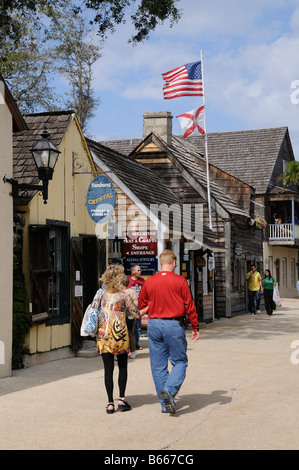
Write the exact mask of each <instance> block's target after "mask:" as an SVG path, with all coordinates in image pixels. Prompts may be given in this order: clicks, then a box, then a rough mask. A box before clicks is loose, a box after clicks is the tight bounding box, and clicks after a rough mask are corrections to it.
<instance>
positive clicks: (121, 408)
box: [118, 398, 131, 411]
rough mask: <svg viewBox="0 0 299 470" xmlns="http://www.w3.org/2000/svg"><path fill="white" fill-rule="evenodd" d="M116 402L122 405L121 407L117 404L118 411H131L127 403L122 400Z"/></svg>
mask: <svg viewBox="0 0 299 470" xmlns="http://www.w3.org/2000/svg"><path fill="white" fill-rule="evenodd" d="M118 401H121V402H122V403H123V405H120V404H118V409H119V410H120V411H129V410H130V409H131V405H129V403H127V402H126V401H125V400H123V399H122V398H119V399H118Z"/></svg>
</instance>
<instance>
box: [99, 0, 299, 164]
mask: <svg viewBox="0 0 299 470" xmlns="http://www.w3.org/2000/svg"><path fill="white" fill-rule="evenodd" d="M178 5H179V6H181V7H183V8H184V15H183V18H182V19H181V20H180V21H179V23H178V24H176V25H175V26H174V27H173V28H172V29H170V28H169V27H168V25H165V26H161V27H158V29H157V31H156V32H155V33H152V34H151V36H150V39H149V40H148V41H146V42H145V43H144V44H141V45H138V46H136V47H133V46H132V45H130V44H128V43H127V39H128V38H129V37H130V36H131V34H132V27H131V26H130V24H129V23H127V24H126V25H121V26H120V27H118V29H117V31H116V33H115V34H113V35H112V36H111V37H110V38H109V40H108V41H107V42H106V43H105V47H104V49H103V56H102V58H101V59H100V60H99V61H98V64H97V67H96V70H95V82H94V86H95V89H96V90H97V92H99V93H100V96H101V97H103V98H104V100H103V101H104V104H103V106H105V94H107V96H109V97H110V93H113V94H114V95H115V97H117V96H118V98H119V103H117V106H118V109H119V107H120V106H125V107H126V108H127V109H133V107H134V106H135V107H134V109H135V111H134V112H135V113H138V112H139V110H140V106H141V103H143V104H144V106H146V110H149V109H151V110H157V111H159V110H162V109H161V108H163V109H165V102H164V101H163V97H162V85H163V83H162V77H161V74H162V73H163V72H166V71H168V70H171V68H173V67H176V66H179V65H182V64H183V63H187V62H192V61H195V60H198V59H199V58H200V49H203V51H204V70H205V88H206V105H207V107H211V109H212V110H213V116H216V115H217V112H218V114H219V116H225V115H226V116H227V118H228V120H229V119H234V120H235V123H236V125H238V122H239V124H240V127H239V128H241V126H243V128H246V127H247V128H248V127H250V128H258V127H275V126H280V125H287V126H289V128H290V130H291V134H292V140H293V142H294V147H296V149H297V148H298V149H299V132H298V131H299V129H298V124H297V123H299V119H298V117H299V116H298V114H299V104H298V105H294V104H292V103H291V99H290V97H291V93H292V91H293V90H292V89H291V88H290V87H291V83H292V82H293V81H294V80H296V79H299V67H298V60H297V57H298V50H299V32H298V29H299V28H298V26H299V7H298V2H297V1H296V0H252V1H251V2H250V3H248V2H247V1H245V0H243V1H240V0H227V1H226V2H223V0H209V2H206V1H203V0H181V1H180V2H179V4H178ZM171 101H172V103H166V104H167V106H166V107H167V108H168V110H170V111H172V113H173V115H174V116H175V115H176V114H180V112H182V111H186V110H188V109H192V108H194V106H193V104H191V105H190V101H189V103H188V104H186V106H188V108H187V107H186V109H184V107H185V102H184V100H183V99H182V100H171ZM120 103H121V104H120ZM133 105H134V106H133ZM111 106H113V104H111ZM179 107H180V110H179V111H178V112H177V110H178V108H179ZM137 110H138V111H137ZM111 112H112V111H111ZM141 114H142V112H141ZM136 119H138V117H137V118H136ZM139 120H140V121H141V120H142V116H141V115H140V116H139ZM213 124H214V123H213ZM124 125H125V124H123V127H122V128H121V131H122V132H124ZM135 127H136V126H135ZM208 129H209V126H208ZM214 130H217V129H215V126H214V128H213V131H214ZM220 130H221V129H220ZM231 130H236V129H231ZM99 131H100V130H99ZM100 132H101V131H100ZM113 132H114V133H115V132H117V128H114V129H113ZM104 133H105V134H107V131H105V132H104ZM132 135H133V136H134V137H135V133H134V132H133V133H131V134H130V136H132ZM297 136H298V137H297ZM297 154H298V155H299V152H298V153H297Z"/></svg>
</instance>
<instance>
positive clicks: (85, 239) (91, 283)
mask: <svg viewBox="0 0 299 470" xmlns="http://www.w3.org/2000/svg"><path fill="white" fill-rule="evenodd" d="M105 247H106V241H105V240H98V239H97V237H95V236H85V235H83V236H80V237H73V238H72V256H71V276H72V282H71V284H72V295H71V297H72V328H71V331H72V347H73V349H75V350H77V349H80V348H82V345H83V338H82V337H81V335H80V328H81V323H82V319H83V315H84V312H85V310H86V308H87V307H88V305H89V304H90V303H91V301H92V299H93V297H94V295H95V293H96V291H97V289H98V288H99V277H100V276H101V275H102V274H103V272H104V271H105V269H106V248H105Z"/></svg>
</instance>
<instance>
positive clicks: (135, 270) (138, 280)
mask: <svg viewBox="0 0 299 470" xmlns="http://www.w3.org/2000/svg"><path fill="white" fill-rule="evenodd" d="M129 279H130V281H129V285H128V288H129V289H134V290H135V292H136V294H137V298H138V297H139V294H140V291H141V288H142V286H143V284H144V279H143V277H141V268H140V266H139V265H138V264H135V265H134V266H132V268H131V276H130V278H129ZM140 333H141V318H137V319H136V322H135V345H136V349H137V350H139V349H142V347H141V346H140V344H139V338H140Z"/></svg>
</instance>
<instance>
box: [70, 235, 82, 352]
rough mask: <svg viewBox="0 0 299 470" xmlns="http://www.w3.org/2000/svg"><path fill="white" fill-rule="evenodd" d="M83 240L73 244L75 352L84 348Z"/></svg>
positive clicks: (73, 241) (72, 279) (77, 239)
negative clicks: (82, 329) (81, 332)
mask: <svg viewBox="0 0 299 470" xmlns="http://www.w3.org/2000/svg"><path fill="white" fill-rule="evenodd" d="M82 275H83V239H82V238H81V237H73V238H72V242H71V305H72V320H71V334H72V347H73V349H74V350H77V349H80V348H82V344H83V340H82V337H81V336H80V328H81V323H82V319H83V296H82V295H80V294H82V293H83V292H82V290H83V286H82Z"/></svg>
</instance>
